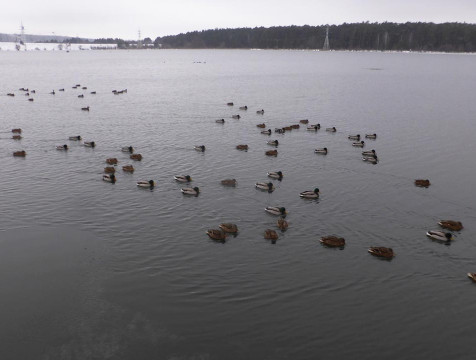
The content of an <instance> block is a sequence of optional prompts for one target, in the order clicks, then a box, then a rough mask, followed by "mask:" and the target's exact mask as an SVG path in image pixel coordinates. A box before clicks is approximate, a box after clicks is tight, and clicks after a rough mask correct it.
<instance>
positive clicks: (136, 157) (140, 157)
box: [129, 154, 142, 161]
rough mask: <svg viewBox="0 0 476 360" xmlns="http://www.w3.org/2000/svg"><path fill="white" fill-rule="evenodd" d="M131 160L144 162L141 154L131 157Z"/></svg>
mask: <svg viewBox="0 0 476 360" xmlns="http://www.w3.org/2000/svg"><path fill="white" fill-rule="evenodd" d="M129 158H130V159H131V160H135V161H141V160H142V155H141V154H132V155H131V156H129Z"/></svg>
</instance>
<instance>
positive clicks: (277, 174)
mask: <svg viewBox="0 0 476 360" xmlns="http://www.w3.org/2000/svg"><path fill="white" fill-rule="evenodd" d="M283 176H284V175H283V173H282V172H281V171H276V172H268V177H270V178H271V179H277V180H281V179H282V178H283Z"/></svg>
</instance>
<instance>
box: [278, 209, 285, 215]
mask: <svg viewBox="0 0 476 360" xmlns="http://www.w3.org/2000/svg"><path fill="white" fill-rule="evenodd" d="M279 212H280V213H281V214H282V215H286V208H284V207H280V208H279Z"/></svg>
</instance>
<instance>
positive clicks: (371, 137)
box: [365, 134, 377, 139]
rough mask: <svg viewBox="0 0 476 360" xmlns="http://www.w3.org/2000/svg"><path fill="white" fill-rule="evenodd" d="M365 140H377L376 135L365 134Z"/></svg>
mask: <svg viewBox="0 0 476 360" xmlns="http://www.w3.org/2000/svg"><path fill="white" fill-rule="evenodd" d="M365 138H366V139H376V138H377V134H365Z"/></svg>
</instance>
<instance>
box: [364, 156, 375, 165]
mask: <svg viewBox="0 0 476 360" xmlns="http://www.w3.org/2000/svg"><path fill="white" fill-rule="evenodd" d="M362 161H366V162H369V163H371V164H376V163H378V158H377V157H376V156H375V155H374V156H364V157H363V158H362Z"/></svg>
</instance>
